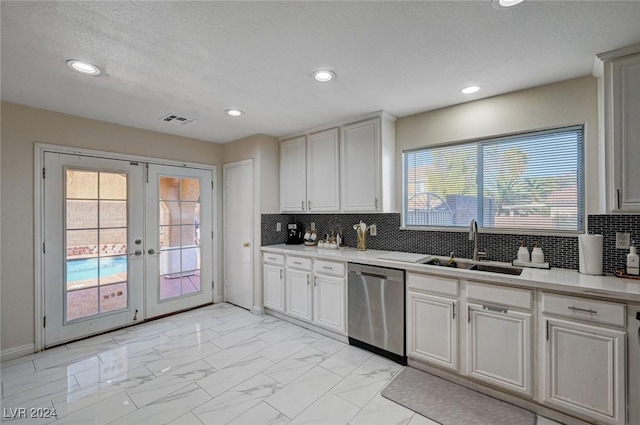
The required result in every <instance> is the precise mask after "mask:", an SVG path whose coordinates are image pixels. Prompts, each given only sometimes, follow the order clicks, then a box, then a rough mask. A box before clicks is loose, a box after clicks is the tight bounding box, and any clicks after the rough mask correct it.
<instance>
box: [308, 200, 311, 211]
mask: <svg viewBox="0 0 640 425" xmlns="http://www.w3.org/2000/svg"><path fill="white" fill-rule="evenodd" d="M307 209H308V210H309V211H311V201H307Z"/></svg>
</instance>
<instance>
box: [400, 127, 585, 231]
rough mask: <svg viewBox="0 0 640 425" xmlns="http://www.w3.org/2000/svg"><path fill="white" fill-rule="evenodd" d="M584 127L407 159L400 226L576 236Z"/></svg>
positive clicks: (420, 152)
mask: <svg viewBox="0 0 640 425" xmlns="http://www.w3.org/2000/svg"><path fill="white" fill-rule="evenodd" d="M583 164H584V160H583V129H582V126H576V127H566V128H561V129H555V130H550V131H543V132H536V133H527V134H521V135H516V136H509V137H502V138H495V139H489V140H483V141H476V142H470V143H462V144H456V145H450V146H438V147H433V148H422V149H417V150H412V151H406V152H405V153H404V173H405V175H404V178H405V182H404V183H405V186H404V200H403V204H404V205H403V220H404V225H405V226H434V227H447V226H453V227H462V226H468V225H469V222H470V221H471V219H476V220H477V221H478V223H479V224H480V225H481V226H482V227H484V228H496V229H514V230H527V229H528V230H540V231H553V232H581V231H582V230H583V229H584V165H583Z"/></svg>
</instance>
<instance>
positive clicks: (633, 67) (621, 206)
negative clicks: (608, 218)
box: [610, 54, 640, 211]
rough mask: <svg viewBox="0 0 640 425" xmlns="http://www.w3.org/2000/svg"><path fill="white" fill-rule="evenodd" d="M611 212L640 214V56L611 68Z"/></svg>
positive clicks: (623, 60) (628, 58)
mask: <svg viewBox="0 0 640 425" xmlns="http://www.w3.org/2000/svg"><path fill="white" fill-rule="evenodd" d="M610 72H611V75H610V83H611V86H610V88H611V92H612V98H611V102H612V104H611V107H612V115H611V116H610V117H611V119H612V120H613V122H612V130H613V132H612V133H613V134H612V136H613V142H614V143H613V157H614V164H613V172H614V181H615V188H614V197H615V201H614V202H615V203H614V210H620V211H640V166H639V164H640V119H639V118H638V117H640V54H638V55H634V56H630V57H625V58H623V59H617V60H614V61H613V62H612V63H611V67H610Z"/></svg>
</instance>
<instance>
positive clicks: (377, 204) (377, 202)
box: [375, 198, 378, 209]
mask: <svg viewBox="0 0 640 425" xmlns="http://www.w3.org/2000/svg"><path fill="white" fill-rule="evenodd" d="M375 199H376V209H378V198H375Z"/></svg>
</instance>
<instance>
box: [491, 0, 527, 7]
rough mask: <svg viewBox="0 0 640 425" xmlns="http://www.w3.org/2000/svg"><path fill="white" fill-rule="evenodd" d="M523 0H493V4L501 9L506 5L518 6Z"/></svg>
mask: <svg viewBox="0 0 640 425" xmlns="http://www.w3.org/2000/svg"><path fill="white" fill-rule="evenodd" d="M523 1H524V0H493V6H494V7H496V8H498V9H501V8H504V7H512V6H517V5H519V4H520V3H522V2H523Z"/></svg>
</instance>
